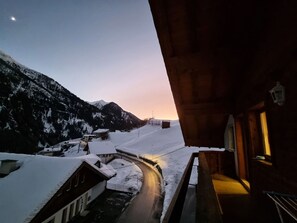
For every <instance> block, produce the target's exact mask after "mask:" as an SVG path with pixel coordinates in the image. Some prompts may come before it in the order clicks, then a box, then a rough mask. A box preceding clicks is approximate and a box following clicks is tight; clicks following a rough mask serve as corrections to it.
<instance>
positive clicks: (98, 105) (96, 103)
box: [89, 100, 109, 109]
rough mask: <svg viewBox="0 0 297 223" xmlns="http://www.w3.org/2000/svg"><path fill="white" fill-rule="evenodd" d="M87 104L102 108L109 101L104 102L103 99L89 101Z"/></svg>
mask: <svg viewBox="0 0 297 223" xmlns="http://www.w3.org/2000/svg"><path fill="white" fill-rule="evenodd" d="M89 104H91V105H94V106H96V107H97V108H99V109H102V108H103V107H104V106H105V105H107V104H109V102H106V101H104V100H99V101H94V102H89Z"/></svg>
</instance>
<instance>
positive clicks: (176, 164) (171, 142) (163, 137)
mask: <svg viewBox="0 0 297 223" xmlns="http://www.w3.org/2000/svg"><path fill="white" fill-rule="evenodd" d="M109 140H110V141H111V142H112V143H113V144H114V146H115V148H117V149H120V150H123V151H126V152H130V153H133V154H135V155H140V156H144V157H146V158H148V159H151V160H153V161H156V162H157V163H158V164H159V166H160V167H161V169H162V173H163V178H164V191H165V198H164V209H163V216H164V214H165V212H166V210H167V208H168V206H169V204H170V202H171V199H172V197H173V195H174V193H175V191H176V188H177V186H178V183H179V182H180V179H181V177H182V174H183V172H184V170H185V168H186V165H187V163H188V161H189V159H190V156H191V154H192V153H193V152H199V151H201V150H206V149H207V150H209V148H198V147H185V146H184V140H183V136H182V132H181V128H180V124H179V121H171V127H170V128H168V129H162V128H161V126H160V125H149V124H147V125H145V126H143V127H141V128H138V129H134V130H132V131H130V132H120V131H116V132H111V133H110V135H109ZM194 165H195V166H197V165H198V160H196V161H195V163H194ZM123 174H124V173H123ZM135 174H136V173H135ZM197 174H198V173H197V168H193V171H192V176H191V179H190V184H197V180H198V175H197ZM121 177H122V178H125V175H121V174H119V173H118V174H117V176H116V178H114V179H113V181H117V182H121V183H122V182H124V179H121ZM113 183H114V182H113ZM127 183H128V182H127ZM134 184H135V181H134ZM129 186H131V182H129ZM134 187H136V188H137V185H135V186H134ZM163 216H162V217H163Z"/></svg>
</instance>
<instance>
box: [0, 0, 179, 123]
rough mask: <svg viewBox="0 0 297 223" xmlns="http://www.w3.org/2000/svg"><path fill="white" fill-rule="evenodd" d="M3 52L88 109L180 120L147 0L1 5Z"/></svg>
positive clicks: (36, 0)
mask: <svg viewBox="0 0 297 223" xmlns="http://www.w3.org/2000/svg"><path fill="white" fill-rule="evenodd" d="M0 50H2V51H3V52H5V53H6V54H8V55H10V56H11V57H12V58H14V59H15V60H16V61H18V62H19V63H21V64H23V65H25V66H27V67H29V68H31V69H33V70H36V71H39V72H41V73H43V74H45V75H47V76H49V77H51V78H53V79H54V80H56V81H57V82H59V83H60V84H61V85H63V86H64V87H66V88H67V89H68V90H70V91H71V92H72V93H74V94H75V95H77V96H78V97H80V98H81V99H83V100H85V101H88V102H93V101H98V100H104V101H107V102H111V101H113V102H115V103H117V104H119V105H120V106H121V107H122V108H123V109H124V110H126V111H129V112H132V113H133V114H135V115H136V116H137V117H139V118H142V119H144V118H150V117H155V118H163V119H177V118H178V117H177V113H176V108H175V105H174V101H173V96H172V93H171V89H170V85H169V80H168V77H167V74H166V69H165V65H164V61H163V58H162V54H161V50H160V46H159V42H158V38H157V34H156V30H155V27H154V24H153V19H152V15H151V11H150V8H149V4H148V0H87V1H83V0H63V1H61V0H43V1H40V0H26V1H24V0H0Z"/></svg>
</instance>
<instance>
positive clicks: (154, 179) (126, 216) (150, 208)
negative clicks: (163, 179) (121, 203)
mask: <svg viewBox="0 0 297 223" xmlns="http://www.w3.org/2000/svg"><path fill="white" fill-rule="evenodd" d="M127 160H129V161H131V162H135V161H134V160H132V159H129V158H127ZM136 165H137V166H138V167H139V168H140V169H141V170H142V172H143V182H142V187H141V190H140V192H139V194H138V195H137V196H136V197H135V198H134V199H133V200H132V201H131V204H130V205H129V206H128V207H127V209H126V210H125V211H124V212H123V213H122V215H121V217H120V218H119V219H118V221H117V223H127V222H129V223H134V222H135V223H139V222H143V223H148V222H149V223H151V222H152V223H155V222H160V216H161V214H162V208H163V207H162V199H161V188H160V179H159V177H158V175H157V174H156V173H155V172H154V171H153V170H152V169H151V168H150V167H148V166H147V165H145V164H143V163H141V162H137V163H136Z"/></svg>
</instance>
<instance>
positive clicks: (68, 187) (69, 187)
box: [66, 181, 71, 191]
mask: <svg viewBox="0 0 297 223" xmlns="http://www.w3.org/2000/svg"><path fill="white" fill-rule="evenodd" d="M70 190H71V181H69V183H68V186H67V189H66V191H70Z"/></svg>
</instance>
